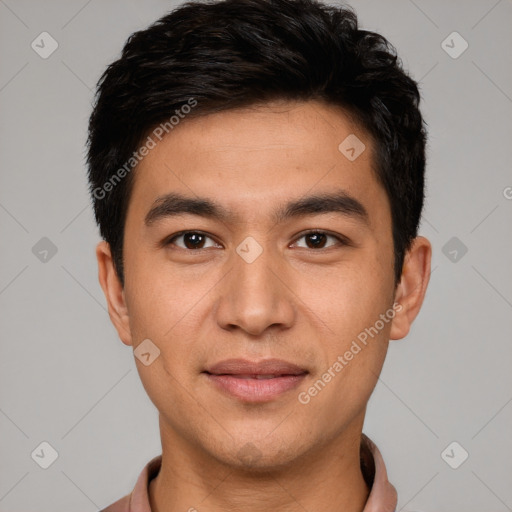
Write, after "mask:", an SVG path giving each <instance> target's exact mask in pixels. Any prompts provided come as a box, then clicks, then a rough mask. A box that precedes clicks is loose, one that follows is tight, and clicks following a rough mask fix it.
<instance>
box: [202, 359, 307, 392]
mask: <svg viewBox="0 0 512 512" xmlns="http://www.w3.org/2000/svg"><path fill="white" fill-rule="evenodd" d="M203 373H205V374H206V376H207V377H208V378H209V379H210V381H212V382H213V383H214V384H215V385H216V386H217V387H218V388H219V389H220V390H222V391H224V392H226V393H228V394H230V395H232V396H234V397H235V398H238V399H240V400H242V401H245V402H267V401H269V400H272V399H274V398H276V397H278V396H279V395H281V394H283V393H285V392H286V391H290V390H291V389H294V388H296V387H297V386H298V385H299V384H300V383H301V382H302V381H303V379H304V378H305V377H306V375H307V374H308V371H307V370H306V369H304V368H301V367H300V366H297V365H295V364H293V363H288V362H287V361H283V360H280V359H266V360H263V361H260V362H252V361H248V360H245V359H228V360H225V361H221V362H220V363H217V364H215V365H213V366H211V367H209V368H208V369H207V370H205V372H203ZM271 375H272V377H271V378H266V379H264V378H257V377H256V376H260V377H261V376H271Z"/></svg>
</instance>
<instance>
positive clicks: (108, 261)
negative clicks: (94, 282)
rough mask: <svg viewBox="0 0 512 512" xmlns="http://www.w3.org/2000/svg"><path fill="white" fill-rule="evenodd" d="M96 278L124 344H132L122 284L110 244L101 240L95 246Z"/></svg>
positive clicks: (111, 318) (112, 320)
mask: <svg viewBox="0 0 512 512" xmlns="http://www.w3.org/2000/svg"><path fill="white" fill-rule="evenodd" d="M96 258H97V260H98V278H99V281H100V285H101V288H102V289H103V293H104V294H105V298H106V299H107V304H108V314H109V316H110V320H111V322H112V323H113V324H114V327H115V328H116V330H117V333H118V334H119V337H120V338H121V341H122V342H123V343H124V344H125V345H132V336H131V332H130V317H129V315H128V308H127V307H126V301H125V297H124V290H123V286H122V285H121V281H120V280H119V277H118V275H117V272H116V269H115V267H114V261H113V259H112V253H111V251H110V245H109V244H108V243H107V242H105V241H102V242H100V243H99V244H98V245H97V246H96Z"/></svg>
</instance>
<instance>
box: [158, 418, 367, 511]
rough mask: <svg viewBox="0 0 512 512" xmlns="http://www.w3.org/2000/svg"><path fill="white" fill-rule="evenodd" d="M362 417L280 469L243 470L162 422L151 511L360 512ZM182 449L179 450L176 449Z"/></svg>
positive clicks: (363, 489)
mask: <svg viewBox="0 0 512 512" xmlns="http://www.w3.org/2000/svg"><path fill="white" fill-rule="evenodd" d="M363 419H364V417H363V418H359V420H358V421H357V422H356V423H357V424H355V425H354V426H353V427H352V428H351V429H349V431H345V432H344V433H343V435H341V436H339V437H338V438H336V439H334V440H333V441H332V442H330V443H326V444H324V445H323V446H322V447H320V448H319V447H315V448H314V449H311V450H310V451H309V452H308V453H306V454H303V455H300V456H299V457H297V458H296V459H295V460H294V461H293V463H290V464H288V465H285V466H280V467H279V468H269V469H268V470H265V471H261V469H260V470H259V471H258V472H254V471H251V470H243V471H241V470H240V469H239V468H233V467H231V466H228V465H225V464H223V463H222V462H219V460H218V459H215V458H213V457H212V456H211V455H209V454H206V453H205V452H204V451H203V452H198V451H197V449H194V448H193V447H191V446H190V445H189V444H188V443H187V442H186V441H185V440H184V439H183V438H182V437H180V436H178V435H177V434H176V432H174V431H173V430H172V429H171V428H170V427H169V426H167V425H165V423H164V421H163V420H162V417H160V432H161V437H162V466H161V468H160V471H159V473H158V475H157V476H156V477H155V478H154V479H153V480H151V482H150V485H149V500H150V505H151V510H152V512H184V511H189V512H197V511H201V510H208V512H225V511H226V510H244V512H268V511H269V510H272V511H276V512H299V511H300V512H304V510H307V511H308V512H320V511H324V510H326V509H331V510H333V509H336V510H343V511H344V512H362V510H363V509H364V506H365V503H366V500H367V498H368V494H369V489H368V486H367V485H366V482H365V480H364V478H363V474H362V472H361V467H360V449H359V445H360V439H361V430H362V422H363ZM177 447H180V449H177Z"/></svg>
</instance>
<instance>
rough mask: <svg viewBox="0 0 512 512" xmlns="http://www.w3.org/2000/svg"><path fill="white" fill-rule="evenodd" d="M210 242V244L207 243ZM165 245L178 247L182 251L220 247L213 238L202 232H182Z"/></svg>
mask: <svg viewBox="0 0 512 512" xmlns="http://www.w3.org/2000/svg"><path fill="white" fill-rule="evenodd" d="M207 240H209V241H210V242H207ZM165 245H176V246H177V247H179V248H181V249H189V250H197V249H207V248H208V247H220V245H219V244H217V242H215V241H214V240H213V239H212V238H211V237H209V236H208V235H206V234H205V233H201V232H200V231H182V232H181V233H178V234H176V235H173V236H172V237H171V238H169V239H167V241H166V242H165Z"/></svg>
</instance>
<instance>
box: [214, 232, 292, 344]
mask: <svg viewBox="0 0 512 512" xmlns="http://www.w3.org/2000/svg"><path fill="white" fill-rule="evenodd" d="M231 268H232V271H231V272H230V273H229V279H228V280H227V281H226V283H225V289H224V290H223V293H222V297H221V298H220V301H221V304H220V306H219V308H218V310H217V314H218V319H217V320H218V322H219V324H220V325H221V326H222V327H224V328H233V327H234V326H237V327H239V328H241V329H242V330H245V331H247V332H248V333H250V334H254V335H257V334H260V333H262V332H263V331H264V330H265V329H266V328H267V327H269V326H271V325H280V326H282V327H289V326H290V325H291V323H292V322H293V316H294V310H293V304H292V302H291V297H290V292H289V291H288V289H287V287H286V286H284V284H283V283H282V281H281V279H280V278H279V277H277V275H279V269H280V268H281V270H282V265H280V261H279V256H278V255H277V254H274V252H273V250H272V249H271V248H270V247H268V246H266V245H265V243H264V242H263V241H260V242H258V241H256V240H255V239H254V238H253V237H247V238H246V239H244V240H243V241H242V242H241V243H240V244H239V245H238V246H237V247H236V251H235V252H234V253H233V255H232V267H231Z"/></svg>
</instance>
